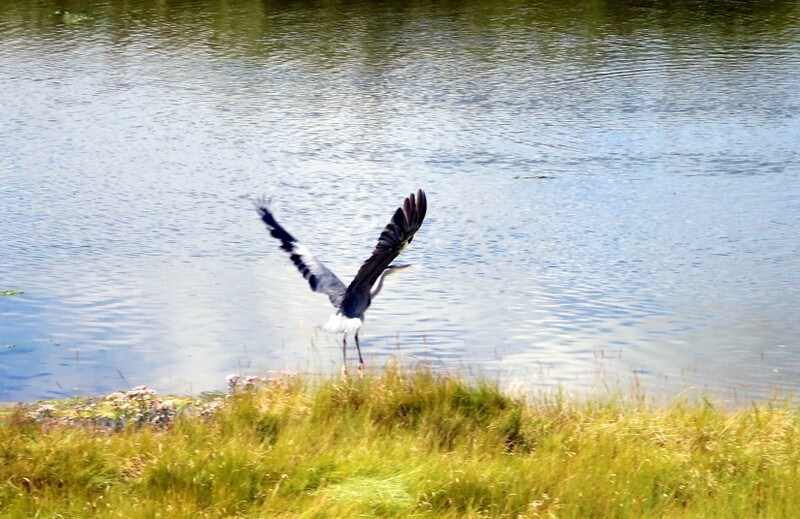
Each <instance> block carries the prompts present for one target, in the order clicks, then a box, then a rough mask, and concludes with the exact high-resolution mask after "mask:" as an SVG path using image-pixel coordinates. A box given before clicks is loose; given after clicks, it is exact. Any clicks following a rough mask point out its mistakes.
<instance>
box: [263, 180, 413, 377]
mask: <svg viewBox="0 0 800 519" xmlns="http://www.w3.org/2000/svg"><path fill="white" fill-rule="evenodd" d="M427 208H428V204H427V199H426V197H425V192H424V191H422V190H421V189H420V190H419V191H417V194H416V196H415V195H414V194H413V193H412V194H411V195H409V196H408V197H407V198H406V199H405V201H404V202H403V206H402V207H400V208H398V209H397V210H396V211H395V213H394V215H393V216H392V220H391V221H390V222H389V223H388V224H387V225H386V227H385V228H384V230H383V232H382V233H381V236H380V238H379V239H378V244H377V245H376V246H375V249H374V250H373V251H372V254H371V255H370V257H369V258H367V260H366V261H365V262H364V263H363V264H362V265H361V268H359V269H358V273H356V275H355V277H354V278H353V281H352V282H351V283H350V285H348V286H345V284H344V283H342V281H341V280H340V279H339V278H338V277H336V274H334V273H333V272H331V271H330V270H328V268H327V267H325V265H323V264H322V262H321V261H319V260H318V259H317V258H315V257H314V256H313V255H312V254H311V253H310V252H309V250H308V249H307V248H306V247H305V246H304V245H303V244H301V243H300V242H298V241H297V240H296V239H295V238H294V236H292V235H291V234H289V233H288V232H287V231H286V229H284V228H283V227H282V226H281V225H280V224H279V223H278V222H277V221H276V220H275V217H274V216H273V215H272V212H270V210H269V209H268V208H267V205H266V204H265V203H259V204H258V206H257V209H258V213H259V215H260V216H261V220H262V221H263V222H264V223H265V224H266V225H267V228H268V229H269V231H270V234H271V235H272V236H273V237H274V238H277V239H278V240H280V241H281V248H282V249H283V250H284V251H286V252H287V253H288V254H289V258H290V259H291V260H292V263H294V265H295V266H296V267H297V269H298V270H299V271H300V273H301V274H302V275H303V277H304V278H305V279H306V280H307V281H308V284H309V286H310V287H311V290H313V291H315V292H320V293H323V294H326V295H327V296H328V298H329V299H330V301H331V304H333V306H334V307H336V309H337V311H336V313H335V314H333V315H332V316H331V317H330V319H328V321H327V322H326V323H325V324H324V325H323V327H322V329H323V330H324V331H326V332H328V333H344V334H345V335H344V338H343V342H342V355H343V357H344V356H345V349H346V347H347V334H348V333H352V332H355V340H356V348H357V349H358V360H359V372H360V373H363V369H364V360H363V359H362V357H361V346H360V344H359V341H358V331H359V329H360V328H361V326H362V325H363V324H364V313H365V312H366V311H367V309H368V308H369V306H370V304H371V303H372V299H373V298H374V297H375V296H376V295H377V294H378V292H380V290H381V288H383V281H384V279H385V278H386V276H387V275H389V274H392V273H394V272H397V271H399V270H401V269H403V268H406V267H408V266H409V265H392V264H391V262H392V261H393V260H394V259H395V258H396V257H397V256H398V255H399V254H400V252H401V251H402V250H403V249H404V248H405V247H406V246H407V245H408V244H409V243H411V240H412V239H413V238H414V234H415V233H416V232H417V230H419V228H420V226H421V225H422V221H423V220H424V219H425V213H426V211H427ZM376 283H377V287H376V288H375V289H374V290H373V288H372V287H373V286H374V285H375V284H376ZM345 362H346V357H345ZM344 369H345V368H344V367H343V370H344Z"/></svg>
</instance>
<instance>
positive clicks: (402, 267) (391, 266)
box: [386, 263, 411, 272]
mask: <svg viewBox="0 0 800 519" xmlns="http://www.w3.org/2000/svg"><path fill="white" fill-rule="evenodd" d="M410 266H411V263H407V264H405V265H389V266H388V267H386V268H387V269H389V270H391V271H392V272H397V271H398V270H403V269H407V268H408V267H410Z"/></svg>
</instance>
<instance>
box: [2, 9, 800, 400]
mask: <svg viewBox="0 0 800 519" xmlns="http://www.w3.org/2000/svg"><path fill="white" fill-rule="evenodd" d="M564 4H565V3H564V2H557V1H554V0H553V1H543V2H524V1H518V2H499V1H493V0H489V1H485V0H484V1H471V0H463V1H455V0H445V1H440V2H425V1H414V2H391V3H390V2H377V1H376V2H346V1H341V2H335V1H326V0H321V1H311V0H308V1H289V0H282V1H275V0H264V1H255V0H252V1H251V0H237V1H233V2H227V1H226V2H223V1H219V0H198V1H180V0H178V1H169V2H164V1H148V0H144V1H141V2H121V1H117V0H107V1H99V2H96V1H95V2H89V1H86V2H81V1H47V0H44V1H40V2H23V1H10V0H0V214H1V215H2V217H1V218H2V219H1V220H0V222H1V223H0V291H11V290H16V291H22V292H23V293H22V294H16V295H3V296H0V401H14V400H21V401H30V400H34V399H39V398H51V397H62V396H65V395H70V394H99V393H102V392H106V391H110V390H113V389H120V388H122V389H124V388H129V387H132V386H135V385H139V384H146V385H148V386H151V387H153V388H154V389H156V390H158V391H159V392H162V393H170V392H172V393H198V392H200V391H207V390H218V389H223V388H224V387H225V377H226V375H228V374H232V373H241V374H265V373H266V374H268V373H269V372H272V371H284V370H288V371H299V372H302V373H312V374H321V375H323V376H331V375H335V374H336V373H338V371H339V368H340V365H341V348H340V347H339V346H338V343H337V337H336V336H329V335H326V334H325V333H323V332H321V331H320V330H319V329H318V328H317V326H318V324H320V323H322V322H324V321H325V320H326V318H327V317H328V315H329V314H330V313H331V307H330V305H329V303H328V301H327V299H326V298H325V297H324V296H320V295H319V294H314V293H312V292H311V291H310V290H309V289H308V285H307V284H306V283H305V281H304V280H303V279H302V278H301V277H300V275H299V274H298V273H297V272H296V271H295V270H294V267H293V266H292V264H291V262H290V261H289V259H288V258H287V257H286V255H285V254H284V253H283V251H281V250H280V249H279V247H278V243H276V241H275V240H274V239H272V238H271V237H270V236H269V235H268V234H267V232H266V231H265V229H264V226H263V224H262V222H261V221H260V220H259V219H258V216H257V214H256V212H255V211H254V207H253V201H254V199H256V198H257V197H259V196H262V195H265V196H266V197H267V198H270V199H271V207H272V209H273V210H274V211H275V213H276V215H277V217H278V219H279V221H280V222H281V223H282V224H283V225H285V226H286V228H287V229H288V230H289V232H291V233H293V234H294V235H295V236H296V237H297V238H298V239H299V240H301V241H302V242H303V243H304V244H305V245H306V246H307V247H308V248H309V249H310V250H311V251H313V253H314V254H316V255H317V257H318V258H319V259H321V260H322V261H324V262H325V264H326V265H327V266H328V267H329V268H331V269H332V270H333V271H334V272H336V273H337V274H338V275H339V276H340V277H342V278H343V279H344V280H345V282H349V279H350V278H351V276H352V275H353V274H354V273H355V272H356V271H357V270H358V267H359V266H360V264H361V262H362V261H364V260H365V259H366V258H367V256H368V255H369V253H370V251H371V250H372V248H373V247H374V246H375V243H376V240H377V237H378V235H379V234H380V232H381V230H382V229H383V226H384V225H386V223H387V222H388V221H389V218H390V216H391V214H392V213H393V212H394V210H395V209H396V208H397V207H398V206H399V205H400V204H401V203H402V200H403V198H404V197H405V196H407V195H408V194H409V193H411V192H412V191H416V189H418V188H422V189H425V190H426V192H427V195H428V206H429V209H428V215H427V218H426V220H425V222H424V224H423V226H422V228H421V230H420V231H419V233H418V234H417V236H416V237H415V239H414V242H413V244H411V246H410V247H409V248H408V249H407V250H406V251H405V252H404V253H403V255H402V256H401V258H400V260H401V261H402V262H408V263H411V264H413V267H412V268H411V269H408V270H406V271H404V272H402V273H401V274H398V275H396V276H392V277H391V278H389V279H388V280H387V284H386V287H385V288H384V291H383V292H382V293H381V295H380V296H379V297H378V298H376V300H375V302H374V304H373V305H372V307H371V308H370V311H369V313H368V314H367V322H366V325H365V327H364V329H363V330H362V334H361V338H362V347H363V350H364V353H365V357H366V360H367V364H368V365H370V366H372V367H373V368H380V367H381V366H383V365H385V364H386V362H388V361H390V360H394V359H397V360H399V361H400V362H403V363H405V364H408V365H426V364H427V365H431V366H432V367H433V369H436V370H441V371H446V372H459V373H466V374H468V375H480V376H486V377H488V378H490V379H492V380H497V381H498V382H499V383H500V384H501V385H503V386H507V387H513V388H523V389H527V390H534V391H536V390H539V389H547V390H550V389H553V388H561V389H563V390H566V391H568V392H575V393H579V394H583V393H586V392H592V391H615V390H617V389H622V390H627V389H629V388H631V387H634V388H644V390H645V391H647V392H648V393H649V394H663V395H666V396H668V397H669V396H673V395H677V394H686V392H687V391H689V392H697V393H708V394H711V395H715V396H717V397H718V398H722V399H726V400H730V401H733V402H739V403H746V402H748V401H750V400H751V399H762V398H768V397H770V396H771V395H774V394H776V393H785V392H789V393H794V392H796V391H797V390H798V389H800V312H798V309H800V238H798V231H797V229H798V227H799V226H800V153H798V150H800V74H798V70H800V5H798V4H797V3H796V2H793V1H785V2H784V1H776V2H768V3H754V2H746V1H741V2H739V1H733V0H726V1H722V2H690V1H686V2H682V1H674V2H671V1H666V2H603V1H597V0H594V1H590V0H584V1H578V2H573V3H569V5H564ZM354 359H355V352H353V351H351V352H350V362H351V365H352V366H354Z"/></svg>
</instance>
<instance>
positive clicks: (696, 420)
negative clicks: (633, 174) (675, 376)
mask: <svg viewBox="0 0 800 519" xmlns="http://www.w3.org/2000/svg"><path fill="white" fill-rule="evenodd" d="M799 426H800V415H799V414H798V412H797V411H796V410H795V409H794V408H792V407H791V406H789V405H776V404H762V405H757V406H751V407H749V408H747V409H741V410H736V411H721V410H716V409H715V408H714V407H713V406H712V405H710V404H708V403H686V402H683V403H672V404H669V405H659V406H653V405H649V404H647V403H645V402H643V400H642V399H641V398H638V399H631V401H625V400H624V399H618V398H610V397H609V398H601V399H595V400H589V401H585V402H577V401H573V400H569V399H565V398H561V397H558V396H554V397H551V398H545V397H542V398H539V399H536V400H535V401H532V402H531V401H528V402H524V401H522V400H521V399H517V398H513V397H510V396H508V395H505V394H503V393H501V392H500V391H498V390H497V389H495V388H494V387H493V386H492V385H488V384H469V383H466V382H463V381H460V380H454V379H450V378H447V377H440V376H436V375H432V374H431V373H428V372H426V371H416V372H402V371H399V370H396V369H389V370H387V371H386V372H384V373H382V374H380V375H376V376H375V377H373V378H368V379H366V380H351V381H348V382H341V381H327V382H311V381H308V380H304V379H302V378H297V377H291V376H279V377H277V378H276V379H274V380H271V381H264V382H259V381H254V380H234V381H232V383H231V394H230V395H227V396H219V397H217V398H204V399H199V400H188V399H184V400H164V399H162V398H159V397H158V396H157V395H155V394H154V393H153V392H151V391H148V390H146V389H144V388H138V389H137V390H135V391H131V392H127V393H116V394H114V395H110V396H109V397H106V398H103V399H98V400H81V401H70V402H62V403H60V404H48V405H41V404H40V405H34V406H29V407H24V408H23V407H17V408H13V409H7V410H6V411H5V413H4V415H3V417H2V418H0V516H2V517H33V516H41V517H54V516H57V517H88V516H98V517H126V518H133V517H170V518H173V517H228V516H242V517H348V516H349V517H355V516H367V517H373V516H375V517H396V516H419V517H604V518H605V517H759V516H760V517H800V478H798V461H800V453H799V452H798V449H800V432H799V431H798V427H799Z"/></svg>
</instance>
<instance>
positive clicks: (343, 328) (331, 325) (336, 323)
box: [322, 312, 364, 333]
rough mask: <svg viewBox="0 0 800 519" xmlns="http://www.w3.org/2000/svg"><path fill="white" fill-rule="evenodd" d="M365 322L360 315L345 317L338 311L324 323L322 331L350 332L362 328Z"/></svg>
mask: <svg viewBox="0 0 800 519" xmlns="http://www.w3.org/2000/svg"><path fill="white" fill-rule="evenodd" d="M363 324H364V320H363V319H359V318H358V317H352V318H351V317H345V316H343V315H342V314H341V313H339V312H336V313H335V314H333V315H332V316H330V318H329V319H328V320H327V321H326V322H325V324H323V325H322V331H324V332H327V333H350V332H354V331H356V330H358V329H359V328H361V325H363Z"/></svg>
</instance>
